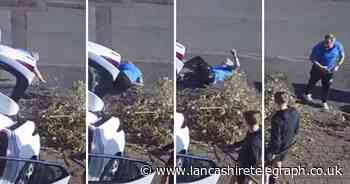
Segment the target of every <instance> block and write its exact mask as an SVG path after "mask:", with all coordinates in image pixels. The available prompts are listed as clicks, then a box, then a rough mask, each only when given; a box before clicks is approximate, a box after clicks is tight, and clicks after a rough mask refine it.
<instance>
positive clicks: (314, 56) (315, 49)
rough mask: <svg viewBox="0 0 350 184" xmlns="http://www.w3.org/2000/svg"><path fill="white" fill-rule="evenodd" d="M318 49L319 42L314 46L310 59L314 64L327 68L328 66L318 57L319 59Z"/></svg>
mask: <svg viewBox="0 0 350 184" xmlns="http://www.w3.org/2000/svg"><path fill="white" fill-rule="evenodd" d="M318 49H319V44H317V45H316V46H314V47H313V48H312V51H311V54H310V57H309V60H310V61H311V62H312V64H314V65H316V66H318V67H319V68H321V69H327V67H325V66H323V65H321V63H320V61H318V59H317V52H318Z"/></svg>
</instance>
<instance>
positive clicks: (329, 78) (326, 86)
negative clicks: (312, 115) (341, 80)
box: [322, 74, 333, 103]
mask: <svg viewBox="0 0 350 184" xmlns="http://www.w3.org/2000/svg"><path fill="white" fill-rule="evenodd" d="M332 82H333V74H326V75H325V76H324V77H322V103H326V102H327V99H328V95H329V90H330V88H331V85H332Z"/></svg>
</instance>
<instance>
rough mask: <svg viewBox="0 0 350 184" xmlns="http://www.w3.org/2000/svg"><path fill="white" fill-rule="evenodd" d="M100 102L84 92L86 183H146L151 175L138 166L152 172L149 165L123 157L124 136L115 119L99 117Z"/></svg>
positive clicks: (92, 95)
mask: <svg viewBox="0 0 350 184" xmlns="http://www.w3.org/2000/svg"><path fill="white" fill-rule="evenodd" d="M103 107H104V104H103V101H102V100H101V99H100V98H99V97H98V96H97V95H95V94H94V93H92V92H89V93H88V110H89V112H88V115H87V123H88V127H89V132H88V136H89V145H88V147H89V148H88V150H89V160H88V162H89V171H88V181H89V184H106V183H108V184H116V183H125V184H150V183H151V182H152V180H153V177H154V175H155V174H154V172H153V171H152V172H150V173H149V174H147V175H143V173H141V168H142V167H147V168H150V169H151V170H152V165H151V163H148V162H145V161H140V160H136V159H132V158H128V157H126V156H125V155H124V149H125V143H126V141H125V133H124V131H123V130H121V128H120V121H119V119H118V118H116V117H107V118H106V117H103V115H101V114H102V110H103Z"/></svg>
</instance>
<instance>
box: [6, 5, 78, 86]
mask: <svg viewBox="0 0 350 184" xmlns="http://www.w3.org/2000/svg"><path fill="white" fill-rule="evenodd" d="M27 20H28V21H27V40H26V44H27V47H28V49H32V50H34V51H38V52H39V54H40V60H39V68H40V69H41V70H42V73H43V75H44V76H45V77H46V78H48V85H49V86H55V85H57V84H59V86H60V87H70V86H72V84H73V83H74V82H75V81H78V80H84V78H85V74H84V73H85V69H84V68H83V67H84V63H85V62H84V61H85V59H84V58H85V44H84V42H85V31H84V30H85V10H83V9H71V8H50V7H49V8H48V9H47V11H33V12H28V13H27ZM0 27H1V29H2V32H3V33H2V34H3V42H2V43H3V44H7V45H13V43H12V37H13V36H16V35H13V34H16V33H15V31H14V30H11V29H13V28H15V27H16V26H11V13H10V11H9V10H0ZM18 27H21V25H18Z"/></svg>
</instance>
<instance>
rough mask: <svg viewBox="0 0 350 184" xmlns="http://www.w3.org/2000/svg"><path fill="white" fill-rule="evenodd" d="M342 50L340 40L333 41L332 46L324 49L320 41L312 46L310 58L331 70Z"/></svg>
mask: <svg viewBox="0 0 350 184" xmlns="http://www.w3.org/2000/svg"><path fill="white" fill-rule="evenodd" d="M343 52H344V48H343V45H342V44H341V43H340V42H338V41H335V43H334V45H333V47H332V48H329V49H326V48H325V47H324V45H323V41H321V42H319V43H318V44H317V45H315V46H314V47H313V49H312V52H311V55H310V59H311V60H316V61H318V62H320V64H321V65H323V66H326V67H327V69H328V70H332V69H333V68H334V67H335V66H336V65H337V62H338V60H339V58H340V56H341V55H342V53H343Z"/></svg>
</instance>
